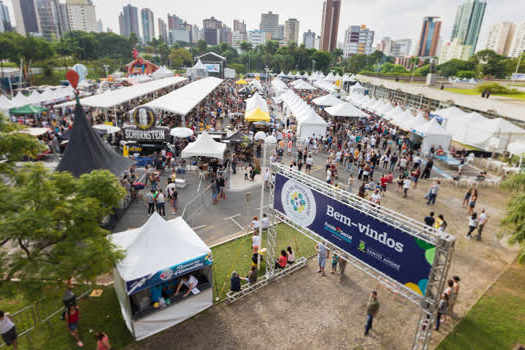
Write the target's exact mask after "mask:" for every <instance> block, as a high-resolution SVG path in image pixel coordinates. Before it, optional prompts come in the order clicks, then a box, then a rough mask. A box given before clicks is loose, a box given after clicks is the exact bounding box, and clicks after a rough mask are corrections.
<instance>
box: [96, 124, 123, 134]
mask: <svg viewBox="0 0 525 350" xmlns="http://www.w3.org/2000/svg"><path fill="white" fill-rule="evenodd" d="M93 128H94V129H97V130H102V131H105V132H106V134H114V133H116V132H119V131H120V128H119V127H118V126H113V125H106V124H97V125H93Z"/></svg>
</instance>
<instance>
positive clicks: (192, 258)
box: [109, 213, 213, 340]
mask: <svg viewBox="0 0 525 350" xmlns="http://www.w3.org/2000/svg"><path fill="white" fill-rule="evenodd" d="M109 239H110V240H111V242H112V243H113V244H115V245H116V246H117V248H119V249H122V250H124V251H125V253H126V257H125V258H124V259H123V260H121V261H120V262H119V263H118V264H117V265H116V267H115V269H114V270H113V278H114V287H115V292H116V294H117V297H118V300H119V303H120V308H121V311H122V316H123V317H124V321H125V322H126V326H127V327H128V329H129V330H130V332H131V334H133V336H134V337H135V339H136V340H141V339H144V338H146V337H149V336H151V335H153V334H156V333H159V332H161V331H163V330H165V329H167V328H170V327H172V326H174V325H176V324H178V323H180V322H182V321H184V320H186V319H188V318H190V317H192V316H194V315H196V314H198V313H199V312H201V311H203V310H205V309H207V308H208V307H210V306H212V304H213V290H212V280H213V279H212V257H211V250H210V248H208V246H207V245H206V244H205V243H204V242H203V241H202V240H201V239H200V238H199V236H198V235H197V234H196V233H195V231H193V229H192V228H191V227H190V226H189V225H188V224H187V223H186V222H185V221H184V220H183V219H182V218H181V217H178V218H176V219H174V220H171V221H166V220H164V219H163V218H162V217H161V216H160V215H158V214H157V213H154V214H153V215H151V217H150V218H149V220H148V221H147V222H146V223H145V224H144V225H143V226H142V227H140V228H137V229H131V230H128V231H125V232H120V233H115V234H113V235H110V236H109ZM179 285H181V288H180V291H179V293H178V294H176V293H175V292H176V290H177V287H178V286H179ZM187 285H188V286H189V287H187ZM189 288H191V289H189Z"/></svg>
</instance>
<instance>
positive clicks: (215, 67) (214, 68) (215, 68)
mask: <svg viewBox="0 0 525 350" xmlns="http://www.w3.org/2000/svg"><path fill="white" fill-rule="evenodd" d="M204 67H206V70H207V71H208V72H211V73H220V72H221V65H220V64H213V63H204Z"/></svg>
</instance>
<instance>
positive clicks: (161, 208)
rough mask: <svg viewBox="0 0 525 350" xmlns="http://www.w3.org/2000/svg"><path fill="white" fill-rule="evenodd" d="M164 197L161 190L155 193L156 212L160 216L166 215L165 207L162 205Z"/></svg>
mask: <svg viewBox="0 0 525 350" xmlns="http://www.w3.org/2000/svg"><path fill="white" fill-rule="evenodd" d="M165 200H166V198H165V197H164V193H162V190H159V192H158V193H157V198H156V201H157V212H158V213H159V215H161V216H166V207H165V205H164V203H165Z"/></svg>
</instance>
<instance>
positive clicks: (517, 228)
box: [501, 173, 525, 263]
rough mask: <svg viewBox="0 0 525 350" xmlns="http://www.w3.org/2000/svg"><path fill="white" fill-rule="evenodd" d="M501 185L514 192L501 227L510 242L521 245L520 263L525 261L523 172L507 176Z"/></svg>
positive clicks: (524, 182) (524, 186)
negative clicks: (508, 236)
mask: <svg viewBox="0 0 525 350" xmlns="http://www.w3.org/2000/svg"><path fill="white" fill-rule="evenodd" d="M501 187H502V188H503V189H506V190H509V191H512V192H514V193H515V196H514V197H512V199H511V200H510V203H509V205H508V207H507V213H506V214H505V217H504V218H503V221H502V222H501V227H502V228H503V230H504V233H507V234H509V235H510V238H509V243H510V244H519V245H521V246H522V249H521V251H520V255H519V258H518V259H519V262H520V263H525V174H523V173H522V174H518V175H515V176H513V177H511V178H509V179H508V180H506V181H504V182H503V183H502V184H501Z"/></svg>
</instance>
